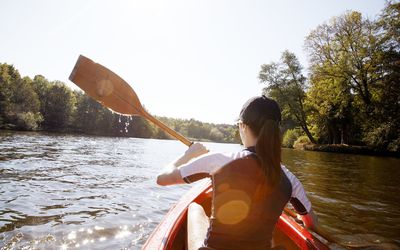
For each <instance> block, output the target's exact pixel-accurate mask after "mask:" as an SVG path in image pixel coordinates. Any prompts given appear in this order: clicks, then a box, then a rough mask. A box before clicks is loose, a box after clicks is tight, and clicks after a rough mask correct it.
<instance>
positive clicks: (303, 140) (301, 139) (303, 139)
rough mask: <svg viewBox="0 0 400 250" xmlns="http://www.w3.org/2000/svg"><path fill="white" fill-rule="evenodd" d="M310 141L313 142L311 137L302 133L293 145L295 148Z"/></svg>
mask: <svg viewBox="0 0 400 250" xmlns="http://www.w3.org/2000/svg"><path fill="white" fill-rule="evenodd" d="M310 143H311V141H310V139H309V138H308V137H307V136H305V135H302V136H300V137H299V138H297V140H296V141H295V142H294V144H293V147H294V148H303V147H304V145H307V144H310Z"/></svg>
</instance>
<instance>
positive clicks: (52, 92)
mask: <svg viewBox="0 0 400 250" xmlns="http://www.w3.org/2000/svg"><path fill="white" fill-rule="evenodd" d="M75 104H76V98H75V96H74V94H73V92H72V91H71V89H69V88H68V87H67V86H65V84H64V83H63V82H60V81H54V82H52V83H51V87H50V88H49V89H48V90H47V92H46V94H45V102H44V109H43V110H44V113H43V118H44V122H43V125H44V126H45V128H46V129H49V130H61V131H62V130H65V129H67V128H68V126H70V125H71V122H72V119H73V114H74V111H75Z"/></svg>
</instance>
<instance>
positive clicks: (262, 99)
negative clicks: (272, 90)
mask: <svg viewBox="0 0 400 250" xmlns="http://www.w3.org/2000/svg"><path fill="white" fill-rule="evenodd" d="M239 117H240V120H241V121H242V122H243V123H244V124H246V125H247V126H249V127H250V129H251V131H252V132H253V135H254V136H255V137H256V138H257V142H256V145H255V147H256V154H257V157H258V158H259V160H260V163H261V167H262V169H263V171H264V173H265V176H266V180H267V185H269V186H270V187H274V186H275V185H276V184H278V183H279V181H280V179H281V132H280V129H279V123H280V121H281V118H282V117H281V109H280V108H279V105H278V103H277V102H276V101H274V100H272V99H270V98H268V97H266V96H258V97H253V98H251V99H249V100H248V101H247V102H246V103H245V104H244V105H243V108H242V110H241V111H240V116H239Z"/></svg>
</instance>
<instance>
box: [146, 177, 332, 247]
mask: <svg viewBox="0 0 400 250" xmlns="http://www.w3.org/2000/svg"><path fill="white" fill-rule="evenodd" d="M211 196H212V187H211V183H210V181H201V182H200V183H198V184H197V185H195V186H194V187H193V188H192V189H190V191H189V192H188V193H187V194H186V195H184V196H183V197H182V198H181V199H180V201H179V202H178V203H177V204H176V205H175V206H173V207H172V208H171V209H170V210H169V212H168V213H167V215H166V216H165V217H164V219H163V220H162V221H161V222H160V224H159V225H158V226H157V228H156V229H155V230H154V231H153V233H152V234H151V235H150V237H149V238H148V239H147V241H146V243H145V244H144V246H143V248H142V250H147V249H152V250H153V249H154V250H161V249H163V250H164V249H166V250H169V249H179V250H184V249H185V247H186V246H185V243H186V216H187V208H188V206H189V204H190V203H192V202H197V203H198V204H201V205H202V206H203V207H204V208H205V209H208V211H209V209H210V204H211ZM206 211H207V210H206ZM274 242H275V244H276V245H279V246H284V247H285V248H286V249H288V250H289V249H329V247H328V246H327V245H325V244H324V243H322V242H321V241H320V240H319V239H317V238H316V237H314V236H313V235H312V234H311V233H310V232H309V231H307V230H306V229H304V228H303V227H302V226H301V225H299V224H298V223H296V222H295V221H294V220H293V219H292V218H291V217H289V216H287V215H286V214H282V215H281V217H280V219H279V221H278V223H277V225H276V229H275V232H274Z"/></svg>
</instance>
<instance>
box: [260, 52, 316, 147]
mask: <svg viewBox="0 0 400 250" xmlns="http://www.w3.org/2000/svg"><path fill="white" fill-rule="evenodd" d="M301 71H302V66H301V65H300V63H299V61H298V59H297V57H296V56H295V55H294V54H293V53H291V52H289V51H284V52H283V53H282V57H281V60H280V62H278V63H275V62H273V63H270V64H264V65H262V66H261V71H260V73H259V79H260V80H261V82H262V83H264V84H266V85H267V87H266V88H265V89H264V92H265V93H266V94H267V95H268V96H270V97H272V98H273V99H275V100H276V101H277V102H278V103H279V104H280V106H281V108H282V115H283V120H291V121H294V122H295V123H296V125H297V126H300V127H301V128H302V129H303V131H304V133H305V134H306V135H307V136H308V137H309V138H310V141H312V142H314V143H315V142H316V141H315V139H314V138H313V135H312V134H311V132H310V131H309V128H308V122H307V111H308V108H307V107H306V106H305V97H306V92H305V91H306V89H307V85H306V78H305V77H304V76H303V75H302V72H301Z"/></svg>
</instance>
